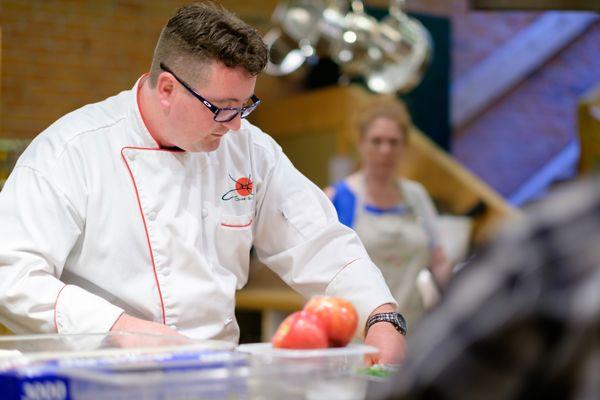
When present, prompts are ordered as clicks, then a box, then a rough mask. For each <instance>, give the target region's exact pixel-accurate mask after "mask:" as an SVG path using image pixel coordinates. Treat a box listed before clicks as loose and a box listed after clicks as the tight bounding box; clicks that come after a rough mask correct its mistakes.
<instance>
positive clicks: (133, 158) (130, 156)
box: [127, 153, 136, 161]
mask: <svg viewBox="0 0 600 400" xmlns="http://www.w3.org/2000/svg"><path fill="white" fill-rule="evenodd" d="M135 156H136V154H135V153H131V154H129V155H128V156H127V158H129V161H135Z"/></svg>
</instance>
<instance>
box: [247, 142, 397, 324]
mask: <svg viewBox="0 0 600 400" xmlns="http://www.w3.org/2000/svg"><path fill="white" fill-rule="evenodd" d="M257 196H258V199H257V211H256V213H257V215H256V224H255V225H254V229H255V231H254V235H255V241H254V246H255V248H256V253H257V256H258V257H259V259H260V260H261V261H262V262H263V263H265V264H266V265H267V266H269V267H270V268H271V269H272V270H273V271H275V272H276V273H277V274H278V275H279V276H280V277H281V278H282V279H283V280H284V281H285V282H286V283H287V284H288V285H289V286H291V287H292V288H293V289H295V290H296V291H298V292H299V293H301V294H302V295H303V296H304V297H305V298H310V297H311V296H314V295H323V294H325V295H329V296H339V297H343V298H345V299H347V300H349V301H351V302H352V303H353V304H354V306H355V307H356V309H357V311H358V314H359V324H360V325H359V326H364V323H365V321H366V319H367V317H368V316H369V314H370V313H371V312H372V311H373V310H374V309H375V308H376V307H378V306H380V305H382V304H385V303H392V304H396V302H395V301H394V298H393V296H392V295H391V293H390V291H389V289H388V287H387V285H386V283H385V280H384V278H383V276H382V274H381V272H380V270H379V269H378V268H377V267H376V266H375V265H374V264H373V262H372V261H371V260H370V258H369V256H368V255H367V253H366V251H365V249H364V247H363V245H362V243H361V242H360V240H359V239H358V236H357V235H356V234H355V233H354V231H353V230H351V229H350V228H348V227H346V226H344V225H342V224H341V223H340V222H339V221H338V218H337V215H336V212H335V209H334V208H333V205H332V204H331V202H330V200H329V199H328V198H327V197H326V196H325V194H324V193H323V191H321V190H320V189H319V188H318V187H317V186H315V185H314V184H313V183H312V182H310V181H309V180H308V179H307V178H306V177H305V176H303V175H302V174H301V173H300V172H299V171H298V170H296V168H294V166H293V165H292V163H291V162H290V161H289V159H288V158H287V157H286V156H285V155H284V154H283V153H282V152H279V153H278V154H277V160H276V162H275V165H274V167H273V168H272V169H271V170H270V173H269V176H267V177H266V179H265V180H264V182H263V187H262V188H259V190H258V194H257Z"/></svg>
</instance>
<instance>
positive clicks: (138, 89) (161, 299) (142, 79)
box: [121, 73, 183, 324]
mask: <svg viewBox="0 0 600 400" xmlns="http://www.w3.org/2000/svg"><path fill="white" fill-rule="evenodd" d="M147 77H148V73H146V74H144V75H143V76H142V77H141V78H140V80H139V82H140V83H139V84H138V88H137V93H136V102H137V106H138V110H139V111H140V116H141V117H142V122H143V123H144V126H145V127H146V130H148V133H149V134H150V136H151V137H152V139H153V140H154V142H155V143H156V148H152V147H128V146H126V147H123V148H122V149H121V158H122V159H123V162H124V163H125V166H126V167H127V171H128V172H129V176H130V177H131V182H132V183H133V188H134V189H135V197H136V199H137V203H138V208H139V210H140V215H141V217H142V223H143V224H144V232H145V234H146V242H147V243H148V252H149V253H150V262H151V263H152V272H153V273H154V281H155V282H156V289H157V290H158V297H159V298H160V308H161V313H162V322H163V324H166V323H167V319H166V316H165V301H164V299H163V295H162V291H161V290H160V283H159V281H158V274H157V273H156V263H155V262H154V253H153V252H152V244H151V243H150V234H149V233H148V225H147V224H146V216H145V215H144V211H143V209H142V202H141V201H140V194H139V191H138V187H137V183H136V182H135V178H134V177H133V173H132V172H131V167H129V163H128V162H127V158H126V157H125V150H126V149H131V150H154V151H167V152H170V153H179V152H182V151H183V150H165V149H161V148H159V145H158V143H157V142H156V139H154V136H153V135H152V133H151V132H150V130H149V129H148V124H147V123H146V119H145V118H144V113H143V112H142V108H141V107H140V88H141V87H142V84H143V82H144V80H145V79H146V78H147Z"/></svg>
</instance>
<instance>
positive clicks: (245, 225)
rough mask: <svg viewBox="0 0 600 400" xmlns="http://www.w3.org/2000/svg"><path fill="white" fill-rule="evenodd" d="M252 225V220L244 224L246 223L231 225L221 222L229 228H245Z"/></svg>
mask: <svg viewBox="0 0 600 400" xmlns="http://www.w3.org/2000/svg"><path fill="white" fill-rule="evenodd" d="M250 225H252V220H250V222H248V223H247V224H244V225H230V224H224V223H222V222H221V226H226V227H228V228H245V227H247V226H250Z"/></svg>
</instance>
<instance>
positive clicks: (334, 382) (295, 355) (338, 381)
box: [238, 343, 378, 400]
mask: <svg viewBox="0 0 600 400" xmlns="http://www.w3.org/2000/svg"><path fill="white" fill-rule="evenodd" d="M238 351H240V352H245V353H248V354H250V355H251V358H250V364H251V366H252V367H251V369H250V375H249V376H248V387H249V391H250V393H251V396H252V398H253V399H256V400H259V399H261V400H262V399H265V400H266V399H278V398H282V399H283V398H285V399H306V400H321V399H323V400H325V399H327V400H362V399H364V398H365V396H366V391H367V383H368V379H366V377H365V376H364V374H360V373H359V371H361V370H364V368H365V367H366V360H365V356H367V355H369V354H375V353H377V352H378V350H377V349H376V348H375V347H372V346H366V345H361V344H350V345H348V346H346V347H342V348H329V349H319V350H289V349H275V348H273V347H272V346H271V344H270V343H253V344H245V345H241V346H238Z"/></svg>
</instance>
